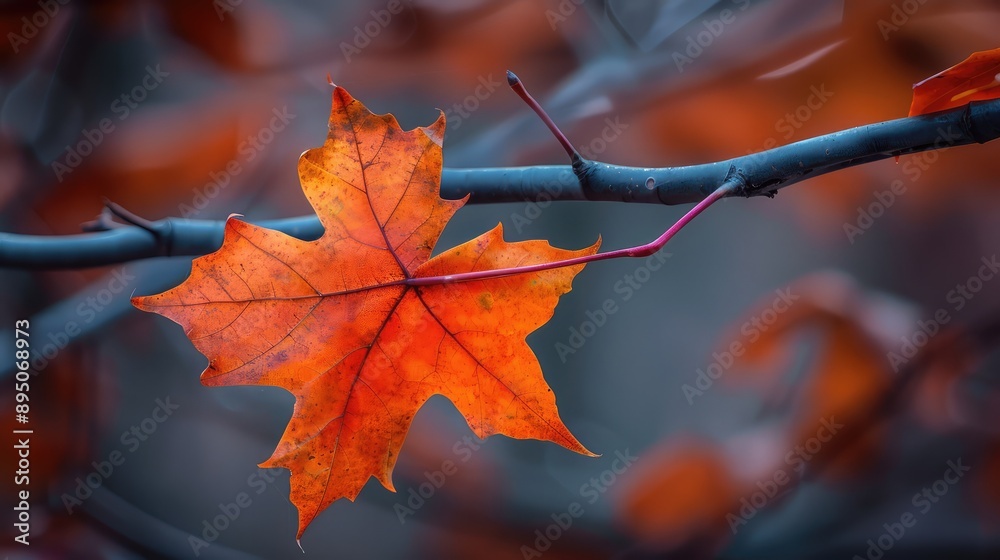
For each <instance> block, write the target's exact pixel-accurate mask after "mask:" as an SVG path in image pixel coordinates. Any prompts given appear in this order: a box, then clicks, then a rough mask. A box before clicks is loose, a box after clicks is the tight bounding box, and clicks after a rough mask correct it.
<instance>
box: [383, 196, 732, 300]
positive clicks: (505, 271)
mask: <svg viewBox="0 0 1000 560" xmlns="http://www.w3.org/2000/svg"><path fill="white" fill-rule="evenodd" d="M739 185H740V181H739V179H737V178H733V179H731V180H729V181H727V182H726V183H724V184H723V185H722V186H721V187H719V188H718V189H716V190H715V191H714V192H713V193H712V194H710V195H708V196H707V197H706V198H705V200H702V201H701V202H699V203H698V204H696V205H695V206H694V208H692V209H690V210H688V211H687V213H686V214H684V215H683V216H681V218H680V219H679V220H677V222H676V223H675V224H674V225H672V226H670V227H669V228H667V231H665V232H663V235H661V236H659V237H657V238H656V239H654V240H653V241H650V242H649V243H646V244H645V245H637V246H635V247H626V248H624V249H617V250H615V251H608V252H607V253H595V254H593V255H584V256H582V257H573V258H571V259H564V260H561V261H552V262H547V263H540V264H534V265H530V266H520V267H512V268H497V269H493V270H479V271H476V272H463V273H459V274H451V275H447V276H426V277H422V278H407V279H406V280H405V281H403V282H402V284H405V285H407V286H429V285H436V284H454V283H457V282H470V281H472V280H485V279H487V278H502V277H504V276H512V275H514V274H526V273H530V272H541V271H543V270H552V269H555V268H563V267H567V266H577V265H581V264H587V263H591V262H596V261H605V260H608V259H619V258H622V257H648V256H650V255H652V254H654V253H656V252H657V251H659V250H660V249H661V248H662V247H663V246H664V245H666V243H667V241H670V239H671V238H672V237H673V236H675V235H677V232H679V231H680V230H681V229H683V228H684V226H686V225H688V224H689V223H691V220H693V219H694V218H695V217H696V216H697V215H698V214H701V213H702V212H704V211H705V209H707V208H708V207H709V206H711V205H712V204H714V203H715V202H716V201H718V200H719V199H721V198H723V197H725V196H727V195H729V194H731V193H732V192H733V191H734V190H736V189H737V188H739Z"/></svg>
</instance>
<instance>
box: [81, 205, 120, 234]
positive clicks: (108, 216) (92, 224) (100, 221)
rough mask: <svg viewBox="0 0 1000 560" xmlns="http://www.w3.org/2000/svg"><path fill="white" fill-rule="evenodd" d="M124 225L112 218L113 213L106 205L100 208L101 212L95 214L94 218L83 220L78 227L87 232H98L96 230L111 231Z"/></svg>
mask: <svg viewBox="0 0 1000 560" xmlns="http://www.w3.org/2000/svg"><path fill="white" fill-rule="evenodd" d="M121 227H126V226H125V225H123V224H119V223H118V222H116V221H115V220H114V215H113V214H112V213H111V210H109V209H108V207H107V206H105V207H103V208H101V213H100V214H98V215H97V217H96V218H94V219H93V220H91V221H89V222H83V223H82V224H80V229H82V230H83V231H87V232H91V233H93V232H98V231H111V230H113V229H115V228H121Z"/></svg>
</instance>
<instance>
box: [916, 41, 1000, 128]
mask: <svg viewBox="0 0 1000 560" xmlns="http://www.w3.org/2000/svg"><path fill="white" fill-rule="evenodd" d="M997 86H1000V48H998V49H993V50H990V51H981V52H977V53H973V54H972V55H971V56H969V58H967V59H965V60H963V61H962V62H959V63H958V64H956V65H955V66H952V67H951V68H948V69H947V70H944V71H942V72H938V73H937V74H934V75H933V76H931V77H930V78H927V79H926V80H923V81H921V82H919V83H917V84H914V86H913V103H912V104H911V105H910V115H909V116H911V117H912V116H914V115H926V114H927V113H934V112H936V111H944V110H946V109H953V108H955V107H961V106H963V105H966V104H968V103H970V102H972V101H983V100H987V99H996V98H998V97H1000V89H998V88H997Z"/></svg>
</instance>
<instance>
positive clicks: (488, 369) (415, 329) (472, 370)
mask: <svg viewBox="0 0 1000 560" xmlns="http://www.w3.org/2000/svg"><path fill="white" fill-rule="evenodd" d="M444 129H445V119H444V115H443V114H442V115H441V116H440V117H439V118H438V119H437V121H436V122H435V123H434V124H432V125H431V126H430V127H424V128H418V129H415V130H410V131H403V130H402V129H400V127H399V124H398V123H397V122H396V119H395V118H394V117H393V116H391V115H374V114H372V113H371V112H370V111H368V109H367V108H365V106H364V105H363V104H361V103H360V102H358V101H356V100H354V99H353V98H352V97H351V96H350V95H349V94H348V93H347V92H346V91H345V90H344V89H342V88H340V87H336V88H335V89H334V93H333V109H332V111H331V115H330V132H329V136H328V137H327V140H326V143H325V144H324V145H323V146H322V147H320V148H316V149H312V150H309V151H307V152H306V153H304V154H303V155H302V156H301V157H300V158H299V164H298V170H299V177H300V180H301V182H302V190H303V191H304V192H305V195H306V197H307V198H308V199H309V202H310V203H311V204H312V206H313V208H314V209H315V210H316V214H317V215H318V216H319V219H320V221H321V223H322V225H323V227H324V228H325V233H324V235H323V236H322V237H321V238H319V239H318V240H316V241H311V242H307V241H301V240H299V239H295V238H293V237H290V236H288V235H285V234H283V233H280V232H277V231H272V230H268V229H265V228H261V227H258V226H255V225H252V224H249V223H246V222H243V221H240V220H238V219H235V218H232V217H231V218H230V219H229V220H227V221H226V226H225V237H224V241H223V244H222V247H221V248H220V249H219V250H218V251H216V252H215V253H212V254H210V255H206V256H204V257H200V258H197V259H195V260H194V262H193V263H192V266H191V275H190V277H188V278H187V280H185V281H184V282H183V283H182V284H180V285H179V286H177V287H175V288H173V289H171V290H168V291H166V292H164V293H162V294H158V295H155V296H146V297H136V298H133V300H132V301H133V303H134V304H135V305H136V307H138V308H140V309H143V310H146V311H153V312H156V313H159V314H161V315H164V316H166V317H168V318H170V319H172V320H174V321H175V322H177V323H179V324H180V325H181V326H183V327H184V332H185V333H186V334H187V336H188V337H189V338H190V339H191V342H192V343H193V344H194V346H195V347H196V348H197V349H198V350H199V351H201V353H202V354H204V355H205V356H206V357H207V358H208V359H209V364H208V368H207V369H206V370H205V371H204V373H202V376H201V379H202V383H203V384H205V385H209V386H224V385H274V386H277V387H283V388H285V389H287V390H288V391H289V392H291V393H292V394H293V395H294V396H295V407H294V410H293V413H292V418H291V420H290V421H289V423H288V427H287V428H286V430H285V433H284V435H283V436H282V437H281V440H280V441H279V442H278V445H277V448H276V449H275V451H274V453H273V454H272V456H271V457H270V458H269V459H268V460H267V461H265V462H264V463H261V465H260V466H261V467H283V468H286V469H288V470H289V471H291V501H292V503H294V504H295V506H296V508H297V509H298V513H299V528H298V534H297V538H299V537H301V536H302V533H303V532H304V530H305V528H306V527H307V526H308V525H309V523H310V522H311V521H312V520H313V519H314V518H315V517H316V515H317V514H318V513H319V512H320V511H322V510H323V509H324V508H326V507H327V506H329V505H330V504H331V503H332V502H333V501H335V500H337V499H338V498H341V497H347V498H348V499H350V500H354V498H355V497H356V496H357V495H358V493H359V492H360V491H361V488H362V487H363V486H364V485H365V483H366V482H367V481H368V479H369V478H370V477H372V476H374V477H376V478H377V479H378V480H379V482H381V483H382V485H383V486H385V487H386V488H388V489H389V490H394V489H393V486H392V480H391V472H392V468H393V466H394V465H395V463H396V458H397V456H398V453H399V449H400V447H401V445H402V443H403V439H404V437H405V436H406V432H407V430H408V429H409V427H410V423H411V422H412V420H413V416H414V414H415V413H416V412H417V410H418V409H419V408H420V407H421V406H422V405H423V403H424V402H425V401H426V400H427V399H428V398H429V397H430V396H432V395H435V394H440V395H444V396H446V397H448V398H449V399H451V401H452V402H453V403H454V404H455V406H456V407H457V408H458V410H459V411H460V412H461V413H462V414H463V415H464V416H465V419H466V420H467V421H468V423H469V426H470V427H471V428H472V430H473V431H474V432H475V433H476V435H477V436H479V437H481V438H483V437H486V436H489V435H491V434H505V435H507V436H510V437H514V438H533V439H540V440H548V441H553V442H555V443H558V444H560V445H562V446H564V447H566V448H568V449H570V450H573V451H576V452H578V453H583V454H591V453H590V452H589V451H588V450H587V449H586V448H584V447H583V445H581V444H580V442H579V441H577V440H576V438H575V437H574V436H573V435H572V434H571V433H570V432H569V430H568V429H567V428H566V426H565V425H564V424H563V422H562V420H561V419H560V418H559V414H558V411H557V409H556V404H555V396H554V395H553V393H552V390H551V389H550V388H549V386H548V385H547V384H546V383H545V380H544V379H543V377H542V371H541V367H540V365H539V364H538V360H537V359H536V358H535V356H534V354H533V353H532V351H531V349H530V348H529V347H528V345H527V343H526V342H525V337H526V336H527V335H528V334H529V333H531V332H532V331H534V330H535V329H537V328H538V327H540V326H541V325H543V324H544V323H545V322H546V321H548V320H549V319H550V318H551V317H552V313H553V310H554V308H555V306H556V303H557V302H558V299H559V296H561V295H562V294H565V293H566V292H568V291H570V288H571V282H572V280H573V277H574V276H575V275H576V274H577V273H579V272H580V270H582V269H583V265H582V264H581V265H576V266H568V267H564V268H556V269H550V270H544V271H537V272H530V273H522V274H515V275H511V276H504V277H498V278H488V279H480V280H473V281H468V282H461V283H452V282H448V281H447V280H448V278H446V277H448V276H451V275H454V274H459V273H463V272H470V271H483V270H494V269H500V268H510V267H521V266H527V265H532V264H538V263H544V262H551V261H556V260H564V259H567V258H572V257H578V256H582V255H591V254H594V253H596V252H597V247H598V245H599V243H600V241H598V243H595V244H594V245H593V246H591V247H588V248H586V249H582V250H580V251H568V250H563V249H557V248H554V247H552V246H551V245H549V244H548V243H547V242H545V241H525V242H519V243H508V242H506V241H504V240H503V235H502V229H501V226H500V225H497V227H496V228H494V229H493V230H491V231H489V232H487V233H484V234H483V235H481V236H479V237H477V238H475V239H473V240H471V241H468V242H466V243H464V244H462V245H460V246H458V247H455V248H453V249H449V250H447V251H444V252H442V253H441V254H440V255H438V256H436V257H434V258H430V255H431V251H432V249H433V246H434V244H435V242H436V241H437V239H438V237H439V236H440V234H441V231H442V230H443V229H444V227H445V224H446V223H447V222H448V220H449V219H450V218H451V216H452V215H453V214H454V213H455V212H456V211H457V210H458V209H459V208H460V207H461V206H462V205H463V204H464V203H465V201H463V200H444V199H441V198H440V196H439V194H438V191H439V188H440V178H441V161H442V155H441V142H442V138H443V137H444ZM413 279H425V282H424V283H428V282H429V283H430V285H417V284H421V283H420V282H412V280H413ZM426 279H437V280H440V282H438V281H436V280H429V281H427V280H426Z"/></svg>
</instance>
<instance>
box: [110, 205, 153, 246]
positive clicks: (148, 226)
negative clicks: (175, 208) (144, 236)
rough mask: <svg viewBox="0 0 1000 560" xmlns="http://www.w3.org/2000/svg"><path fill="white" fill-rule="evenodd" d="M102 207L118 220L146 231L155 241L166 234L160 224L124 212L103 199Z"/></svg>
mask: <svg viewBox="0 0 1000 560" xmlns="http://www.w3.org/2000/svg"><path fill="white" fill-rule="evenodd" d="M104 207H105V208H106V209H107V210H108V211H109V212H110V213H111V214H114V215H115V216H116V217H117V218H118V219H120V220H122V221H123V222H125V223H127V224H131V225H133V226H136V227H138V228H142V229H144V230H146V231H148V232H149V233H151V234H153V236H154V237H156V238H157V239H162V238H163V236H164V234H165V233H166V232H165V231H164V227H163V226H162V225H161V224H157V223H156V222H152V221H150V220H147V219H146V218H143V217H142V216H139V215H137V214H134V213H132V212H131V211H129V210H126V209H125V208H124V207H122V206H121V205H120V204H117V203H114V202H111V201H110V200H108V199H104Z"/></svg>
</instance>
